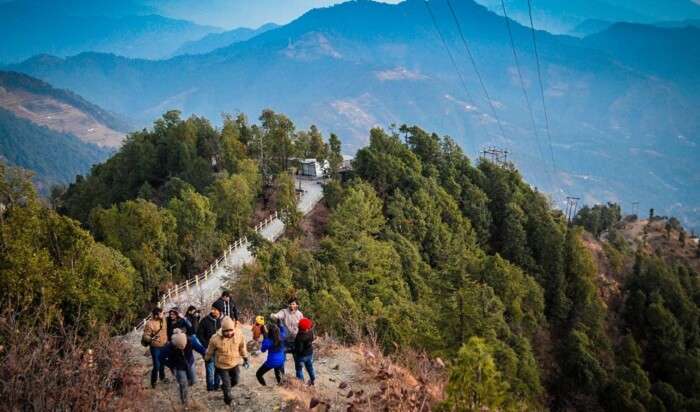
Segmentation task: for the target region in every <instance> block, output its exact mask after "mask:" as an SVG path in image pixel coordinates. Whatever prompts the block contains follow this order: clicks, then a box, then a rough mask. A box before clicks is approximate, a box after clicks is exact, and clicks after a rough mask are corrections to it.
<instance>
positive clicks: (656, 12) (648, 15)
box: [477, 0, 700, 35]
mask: <svg viewBox="0 0 700 412" xmlns="http://www.w3.org/2000/svg"><path fill="white" fill-rule="evenodd" d="M477 1H478V2H479V3H480V4H483V5H485V6H487V7H488V8H489V9H491V10H493V11H494V12H495V13H498V14H501V13H502V11H501V0H477ZM531 4H532V6H533V7H532V8H533V18H534V20H535V24H536V26H537V27H538V28H541V29H543V30H548V31H550V32H553V33H569V32H572V31H576V27H577V26H579V25H581V24H583V23H584V22H585V21H586V20H599V21H609V22H619V21H627V22H636V23H656V22H659V21H678V20H684V19H697V18H700V5H698V4H697V2H694V1H693V0H664V1H657V0H567V1H565V2H563V1H561V0H538V1H533V2H532V3H531ZM505 5H506V9H507V11H508V14H509V15H510V16H511V17H513V18H514V19H515V20H517V21H518V22H520V23H522V24H527V23H528V20H529V14H528V9H527V2H525V1H519V0H505ZM591 33H592V32H587V33H582V34H584V35H585V34H591Z"/></svg>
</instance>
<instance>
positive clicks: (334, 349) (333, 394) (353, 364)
mask: <svg viewBox="0 0 700 412" xmlns="http://www.w3.org/2000/svg"><path fill="white" fill-rule="evenodd" d="M243 331H244V334H245V335H246V340H250V339H251V332H250V326H249V325H244V326H243ZM317 344H318V346H319V349H318V350H317V351H316V352H317V353H316V354H315V358H316V359H315V361H314V368H315V369H316V375H317V378H316V385H315V386H314V387H308V386H306V385H303V384H301V383H300V382H299V381H298V380H297V379H296V378H295V376H294V362H293V361H292V359H291V355H288V356H287V363H286V364H285V372H286V374H285V379H286V382H285V383H283V384H282V385H279V386H278V385H277V384H276V382H275V377H274V372H272V371H270V372H268V374H266V375H265V380H266V382H267V384H268V386H261V385H260V384H259V383H258V381H257V379H256V378H255V371H257V369H258V368H259V367H260V365H261V364H262V363H263V362H264V361H265V359H266V357H267V354H263V353H261V354H258V355H251V356H250V364H251V367H250V369H247V370H246V369H241V379H240V383H239V384H238V386H236V387H235V388H233V390H232V397H233V403H232V404H231V406H227V405H226V404H224V401H223V394H222V392H221V391H216V392H207V390H206V381H205V373H204V361H203V360H202V357H201V356H199V355H198V354H196V355H195V358H196V361H195V362H196V370H197V382H196V383H195V385H194V386H192V387H190V391H189V397H190V402H189V403H188V405H187V408H186V409H185V408H183V406H182V405H181V404H180V400H179V395H178V389H177V383H176V382H175V380H174V378H173V376H172V373H170V371H169V370H166V376H167V378H168V380H169V382H167V383H158V385H157V386H156V388H155V389H150V370H151V358H150V354H149V353H148V349H146V348H143V347H142V346H140V345H139V344H138V343H134V342H132V344H131V347H132V350H133V352H134V353H133V355H134V356H133V357H134V359H136V360H137V362H138V365H139V371H140V372H141V373H142V374H143V385H144V387H146V388H149V389H146V391H147V394H148V395H149V396H150V406H151V407H156V408H158V410H172V411H182V410H188V411H232V410H233V411H250V412H253V411H255V412H258V411H303V410H308V409H309V406H310V403H311V399H313V398H316V399H318V400H321V401H324V402H326V403H327V404H328V407H326V406H324V405H320V406H319V407H316V408H314V410H327V411H328V410H330V411H346V410H347V407H348V400H347V395H348V393H350V391H354V392H360V391H361V392H360V393H369V392H370V391H372V390H374V389H376V387H377V384H376V382H374V381H373V380H372V379H367V374H366V373H365V372H364V361H363V358H364V356H363V354H361V353H360V351H358V350H353V349H351V348H345V347H340V346H337V345H334V344H332V343H330V342H328V341H327V340H324V339H319V340H318V342H317ZM304 376H305V378H307V379H308V376H307V375H306V371H304ZM341 386H343V388H342V389H341V388H340V387H341Z"/></svg>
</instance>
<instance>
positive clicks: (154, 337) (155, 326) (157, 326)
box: [142, 308, 168, 388]
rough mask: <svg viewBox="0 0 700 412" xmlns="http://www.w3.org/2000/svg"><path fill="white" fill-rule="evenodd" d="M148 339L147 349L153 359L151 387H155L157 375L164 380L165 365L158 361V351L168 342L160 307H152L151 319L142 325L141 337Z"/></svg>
mask: <svg viewBox="0 0 700 412" xmlns="http://www.w3.org/2000/svg"><path fill="white" fill-rule="evenodd" d="M142 339H147V340H150V342H151V343H150V345H149V349H150V351H151V359H152V360H153V369H152V370H151V387H152V388H155V387H156V382H157V380H158V377H160V380H161V381H165V380H166V379H165V365H163V364H162V363H161V362H160V353H161V351H163V348H164V347H165V344H166V343H168V335H167V326H166V324H165V318H163V311H162V310H161V309H160V308H155V309H153V312H151V320H149V321H148V322H146V325H144V327H143V338H142Z"/></svg>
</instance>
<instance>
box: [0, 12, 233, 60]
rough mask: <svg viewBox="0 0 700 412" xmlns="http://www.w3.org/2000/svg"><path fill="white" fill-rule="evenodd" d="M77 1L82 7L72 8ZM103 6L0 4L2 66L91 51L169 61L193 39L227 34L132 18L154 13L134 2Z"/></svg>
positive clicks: (156, 17) (186, 24)
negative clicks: (37, 58)
mask: <svg viewBox="0 0 700 412" xmlns="http://www.w3.org/2000/svg"><path fill="white" fill-rule="evenodd" d="M72 3H78V4H76V5H75V7H71V4H72ZM102 3H105V2H104V1H103V0H100V1H98V2H96V3H95V5H91V3H90V2H85V1H80V0H69V1H67V2H63V1H62V2H57V3H52V2H43V1H42V2H38V1H34V0H17V1H12V2H8V3H4V4H3V3H0V16H2V17H1V22H2V24H0V38H2V39H3V41H2V42H0V62H5V63H10V62H17V61H21V60H24V59H26V58H29V57H31V56H33V55H36V54H41V53H48V54H52V55H57V56H70V55H74V54H78V53H81V52H86V51H96V52H107V53H116V54H119V55H123V56H126V57H141V58H151V59H155V58H164V57H167V56H169V55H170V54H171V53H172V52H173V51H175V50H176V49H177V48H178V47H180V46H181V45H182V44H183V43H184V42H186V41H188V40H197V39H200V38H202V37H203V36H205V35H207V34H210V33H215V32H220V31H222V30H221V29H219V28H216V27H209V26H201V25H197V24H195V23H192V22H189V21H184V20H176V19H170V18H167V17H162V16H159V15H154V14H132V13H137V12H145V11H148V10H150V9H149V8H147V7H141V6H139V5H133V6H129V2H124V3H123V4H122V2H113V3H119V4H122V6H121V7H120V6H118V5H114V4H111V5H110V4H109V2H106V3H105V4H104V5H103V6H104V8H100V7H96V5H99V4H102ZM134 3H135V2H134ZM93 13H94V14H93ZM28 28H31V30H28Z"/></svg>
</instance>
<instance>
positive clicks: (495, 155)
mask: <svg viewBox="0 0 700 412" xmlns="http://www.w3.org/2000/svg"><path fill="white" fill-rule="evenodd" d="M481 153H482V157H483V158H485V159H488V160H490V161H491V162H493V163H495V164H497V165H499V166H501V167H504V166H506V165H507V164H508V150H506V149H501V148H499V147H496V146H489V147H487V148H485V149H484V150H482V151H481Z"/></svg>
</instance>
